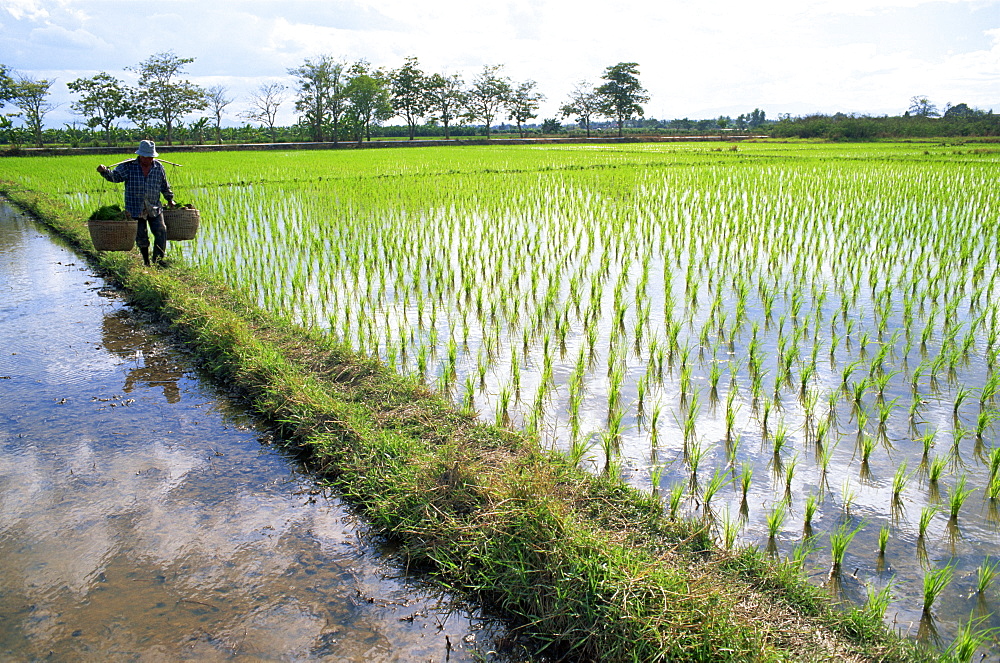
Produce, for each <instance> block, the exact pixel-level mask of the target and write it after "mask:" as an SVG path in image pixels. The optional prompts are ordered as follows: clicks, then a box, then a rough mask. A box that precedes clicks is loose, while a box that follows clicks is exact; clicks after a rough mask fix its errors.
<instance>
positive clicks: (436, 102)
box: [426, 74, 467, 140]
mask: <svg viewBox="0 0 1000 663" xmlns="http://www.w3.org/2000/svg"><path fill="white" fill-rule="evenodd" d="M462 85H463V81H462V77H461V76H459V75H458V74H453V75H452V76H442V75H441V74H433V75H432V76H431V77H430V78H429V79H428V80H427V85H426V93H427V112H428V113H431V114H432V115H433V116H434V118H433V119H436V120H440V121H441V124H442V125H444V138H445V140H449V139H450V138H451V134H450V133H449V132H448V127H449V125H450V124H451V123H452V122H453V121H454V120H456V119H458V118H459V117H461V112H462V109H463V108H465V106H466V101H467V100H466V96H465V92H464V91H463V90H462Z"/></svg>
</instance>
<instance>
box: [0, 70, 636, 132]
mask: <svg viewBox="0 0 1000 663" xmlns="http://www.w3.org/2000/svg"><path fill="white" fill-rule="evenodd" d="M194 60H195V59H194V58H185V57H179V56H177V55H176V54H175V53H173V52H172V51H168V52H164V53H156V54H154V55H151V56H149V57H148V58H147V59H145V60H143V61H142V62H140V63H139V64H137V65H135V66H129V67H125V69H126V70H128V71H132V72H133V73H135V74H136V78H137V84H136V85H135V86H129V85H127V84H126V83H125V82H124V81H122V80H121V79H119V78H118V77H116V76H114V75H112V74H109V73H107V72H101V73H99V74H96V75H94V76H89V77H83V78H77V79H76V80H73V81H70V82H69V83H67V87H68V88H69V90H70V91H71V92H73V93H74V94H75V95H76V99H75V100H74V101H73V102H72V104H71V108H72V110H73V111H74V112H75V113H76V114H78V115H79V116H80V117H81V118H82V119H83V120H84V122H85V124H86V126H87V127H88V128H89V129H91V130H94V131H98V130H99V131H101V132H103V134H104V137H105V140H106V142H107V143H108V144H109V145H110V144H112V141H113V134H114V131H115V130H116V129H117V128H118V127H119V125H120V123H122V122H123V121H127V122H130V123H131V124H132V125H134V126H135V127H137V128H138V129H139V131H140V132H142V133H148V132H149V131H150V130H152V129H153V128H158V129H160V130H161V131H162V133H163V135H164V136H165V139H166V142H167V144H172V142H173V139H174V133H175V129H176V128H177V127H178V126H181V125H183V121H182V119H183V118H185V117H187V116H189V115H192V114H194V113H197V112H199V111H207V115H203V116H202V117H200V118H198V119H197V120H194V121H192V122H191V124H190V125H189V129H194V130H195V131H196V132H197V133H198V134H199V135H203V134H204V133H207V132H214V134H215V140H216V142H219V143H221V142H222V131H223V127H222V119H223V115H224V113H225V111H226V109H227V107H229V106H230V105H231V104H232V103H233V102H234V101H235V99H234V98H233V97H232V95H231V94H230V92H229V90H228V89H227V88H226V87H225V86H221V85H216V86H212V87H208V88H205V87H202V86H199V85H196V84H194V83H192V82H191V81H190V80H187V79H186V78H184V76H185V75H186V70H187V67H188V65H190V64H191V63H193V62H194ZM288 74H289V76H290V77H291V79H292V85H291V86H288V85H286V84H285V83H283V82H281V81H278V80H274V81H270V82H266V83H262V84H261V85H260V86H258V87H257V88H256V89H255V90H254V91H253V92H252V93H251V94H250V95H249V97H248V99H247V100H246V102H247V105H248V109H247V110H245V111H243V112H241V113H240V116H241V117H242V118H244V119H245V120H247V121H249V122H254V123H257V124H259V125H261V126H262V127H266V128H267V131H268V132H269V134H270V136H271V140H272V141H275V140H276V137H277V132H278V126H277V117H278V112H279V109H280V108H281V107H282V105H283V104H285V103H286V102H288V101H292V103H293V104H294V109H295V112H296V114H297V118H298V124H299V125H301V127H303V128H305V129H306V130H307V132H308V135H309V137H310V139H311V140H314V141H320V142H324V141H332V142H338V141H340V140H356V141H358V142H359V143H360V142H361V141H362V140H363V139H365V138H367V139H368V140H371V135H372V128H373V127H376V126H379V125H381V124H382V123H383V122H385V121H386V120H389V119H390V118H393V117H400V118H402V119H403V120H404V121H405V122H406V126H407V129H408V133H409V138H410V139H411V140H412V139H413V138H414V137H415V134H416V129H417V127H418V125H420V124H421V123H426V124H429V125H434V126H440V127H443V130H444V137H445V138H450V137H451V131H452V128H453V127H454V126H455V125H456V124H464V123H473V124H474V123H479V124H481V125H482V126H483V127H484V128H485V134H486V137H487V138H489V137H490V132H491V129H492V127H493V126H494V124H495V123H496V122H497V121H501V120H504V119H506V120H508V121H510V122H513V123H514V124H515V125H516V127H517V130H518V132H519V133H520V135H521V136H522V137H523V136H524V127H525V125H526V124H527V123H528V122H530V121H531V120H532V119H534V118H536V117H537V116H538V109H539V107H540V105H541V103H542V102H543V101H544V100H545V95H544V94H542V93H541V92H540V91H539V90H538V87H537V83H536V82H535V81H533V80H526V81H521V82H515V81H512V80H511V79H510V78H509V77H508V76H506V75H504V73H503V65H486V66H484V67H483V68H482V70H481V71H480V72H479V73H477V74H476V75H475V76H474V77H473V78H472V80H471V81H470V82H469V83H468V84H466V82H465V81H464V79H463V77H462V76H461V74H457V73H452V74H445V73H428V72H425V71H423V70H422V69H421V66H420V63H419V61H418V59H417V58H416V57H408V58H406V59H405V61H404V63H403V65H402V66H401V67H399V68H397V69H385V68H377V67H373V66H372V65H371V64H370V63H368V62H367V61H366V60H358V61H356V62H353V63H349V62H347V61H345V60H341V59H337V58H334V57H333V56H329V55H321V56H319V57H316V58H307V59H306V60H305V61H303V63H302V64H301V65H299V66H297V67H293V68H291V69H288ZM54 83H55V81H53V80H49V79H33V78H31V77H29V76H26V75H23V74H16V73H14V72H12V71H10V70H9V69H8V67H6V66H4V65H3V64H0V108H3V107H4V105H5V104H9V105H11V106H13V107H15V108H16V109H17V111H18V112H8V113H5V114H3V115H0V136H6V137H8V138H11V137H13V136H14V132H13V129H14V123H13V121H14V119H16V118H20V119H21V120H22V122H23V124H24V128H25V129H26V131H27V133H28V134H29V135H30V137H31V139H32V141H33V142H34V143H35V144H36V145H38V146H39V147H41V146H42V144H43V132H44V119H45V116H46V115H47V114H48V113H50V112H51V111H52V110H54V109H55V107H56V106H54V105H53V104H52V103H51V102H50V101H49V95H50V92H51V88H52V86H53V84H54ZM648 101H649V95H648V93H647V91H646V89H645V88H644V87H643V86H642V84H641V83H640V81H639V65H638V64H637V63H635V62H620V63H618V64H615V65H611V66H609V67H607V68H606V69H605V70H604V72H603V74H602V75H601V83H600V84H599V85H596V86H594V85H591V84H590V83H589V82H587V81H581V82H580V83H578V84H577V85H576V87H575V88H574V89H573V92H572V93H571V94H570V96H569V98H568V99H567V100H566V102H565V103H564V104H563V105H562V106H561V107H560V114H561V116H562V118H564V119H565V118H573V119H574V120H575V121H576V122H578V123H579V125H580V126H581V127H583V128H584V129H585V130H586V132H587V135H588V136H589V135H590V131H591V127H592V125H593V124H594V123H595V122H596V121H597V120H598V119H599V118H606V119H608V120H611V121H613V122H614V123H615V125H616V126H617V129H618V134H619V136H620V135H622V132H623V130H624V127H625V125H626V124H627V123H628V122H629V121H631V120H632V119H633V118H637V117H643V115H644V110H643V106H642V104H644V103H646V102H648ZM551 121H552V122H557V121H556V120H555V119H553V120H551ZM7 142H13V141H10V140H8V141H7Z"/></svg>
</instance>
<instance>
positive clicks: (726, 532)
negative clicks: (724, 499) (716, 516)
mask: <svg viewBox="0 0 1000 663" xmlns="http://www.w3.org/2000/svg"><path fill="white" fill-rule="evenodd" d="M741 528H742V525H741V523H740V519H738V518H736V519H734V518H732V517H731V514H730V513H729V507H728V506H727V507H726V513H725V515H724V516H723V517H722V532H721V533H722V547H723V549H725V550H732V549H733V546H734V545H735V544H736V538H737V537H738V536H739V534H740V529H741Z"/></svg>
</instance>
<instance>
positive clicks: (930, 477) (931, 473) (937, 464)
mask: <svg viewBox="0 0 1000 663" xmlns="http://www.w3.org/2000/svg"><path fill="white" fill-rule="evenodd" d="M947 465H948V459H947V458H945V457H942V456H934V458H932V459H931V464H930V465H929V466H928V467H927V481H929V482H930V483H931V484H932V485H934V484H937V482H938V481H939V480H940V479H941V476H942V475H943V474H944V471H945V468H946V467H947Z"/></svg>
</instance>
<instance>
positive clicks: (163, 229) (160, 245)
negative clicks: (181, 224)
mask: <svg viewBox="0 0 1000 663" xmlns="http://www.w3.org/2000/svg"><path fill="white" fill-rule="evenodd" d="M136 220H137V221H138V222H139V223H138V224H137V225H136V228H135V245H136V246H138V247H139V248H140V249H148V248H149V235H148V234H147V232H146V222H147V221H148V222H149V229H150V230H152V231H153V246H154V247H155V248H156V249H157V253H159V254H160V255H163V254H164V253H166V252H167V224H166V223H165V222H164V221H163V212H160V213H159V214H157V215H156V216H153V217H150V218H149V219H146V218H144V217H141V216H140V217H139V218H138V219H136Z"/></svg>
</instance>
